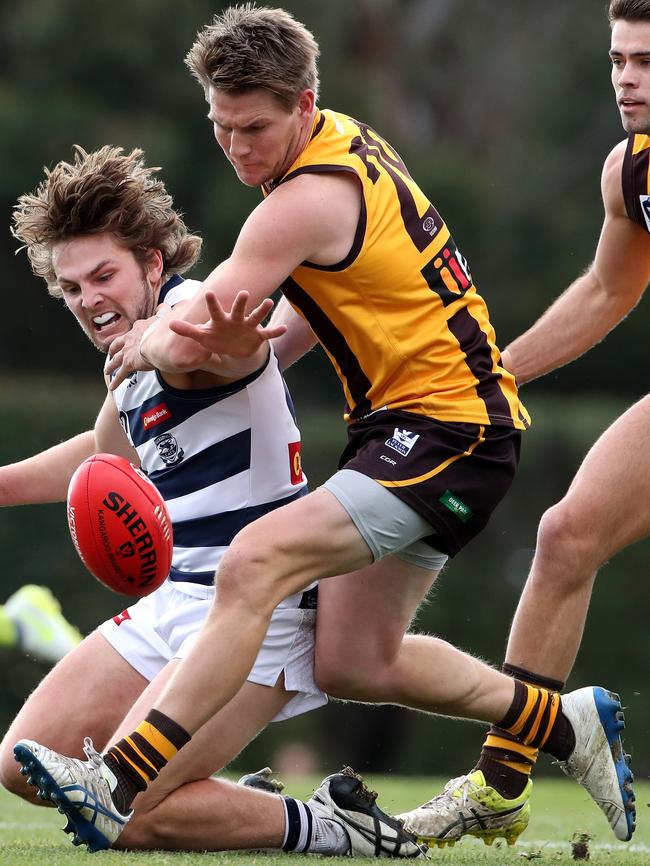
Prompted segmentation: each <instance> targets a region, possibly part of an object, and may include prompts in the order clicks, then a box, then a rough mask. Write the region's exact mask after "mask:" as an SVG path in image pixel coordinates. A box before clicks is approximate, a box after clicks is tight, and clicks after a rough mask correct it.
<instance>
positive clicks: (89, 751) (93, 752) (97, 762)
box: [84, 737, 104, 772]
mask: <svg viewBox="0 0 650 866" xmlns="http://www.w3.org/2000/svg"><path fill="white" fill-rule="evenodd" d="M84 752H85V754H86V757H87V758H88V763H89V764H90V765H91V766H92V767H93V769H95V770H97V772H99V770H100V769H101V766H102V764H103V763H104V759H103V758H102V756H101V755H100V754H99V752H98V751H97V749H96V748H95V746H94V744H93V741H92V740H91V739H90V737H85V738H84Z"/></svg>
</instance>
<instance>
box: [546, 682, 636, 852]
mask: <svg viewBox="0 0 650 866" xmlns="http://www.w3.org/2000/svg"><path fill="white" fill-rule="evenodd" d="M562 712H563V713H564V715H565V716H566V717H567V719H568V720H569V722H570V723H571V726H572V728H573V732H574V734H575V738H576V744H575V747H574V749H573V752H572V753H571V755H570V756H569V758H568V759H567V760H566V761H560V762H559V764H560V767H561V768H562V770H563V771H564V772H565V773H566V774H567V776H569V777H570V778H572V779H575V780H576V782H579V783H580V784H581V785H582V786H583V788H586V790H587V791H588V792H589V793H590V794H591V796H592V797H593V799H594V800H595V801H596V803H598V805H599V806H600V808H601V809H602V810H603V812H604V813H605V816H606V817H607V820H608V821H609V826H610V827H611V828H612V830H613V831H614V835H615V836H616V838H617V839H620V840H621V841H622V842H627V841H628V840H629V839H631V838H632V834H633V833H634V828H635V825H636V811H635V806H634V801H635V798H634V790H633V788H632V782H633V781H634V776H633V775H632V772H631V770H630V767H629V763H630V758H629V755H626V754H625V752H624V750H623V742H622V740H621V735H620V732H621V731H622V730H623V728H624V727H625V718H624V716H623V708H622V706H621V701H620V698H619V696H618V695H617V694H615V693H614V692H608V691H607V690H606V689H603V688H600V687H598V686H595V687H592V686H589V687H588V688H584V689H578V690H577V691H575V692H568V693H567V694H566V695H562Z"/></svg>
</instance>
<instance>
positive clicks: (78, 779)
mask: <svg viewBox="0 0 650 866" xmlns="http://www.w3.org/2000/svg"><path fill="white" fill-rule="evenodd" d="M84 752H85V753H86V756H87V758H88V760H87V761H80V760H79V759H78V758H66V757H65V755H59V753H58V752H54V751H52V749H48V748H47V747H46V746H41V745H39V743H35V742H34V741H33V740H20V741H19V742H18V743H16V745H15V746H14V757H15V758H16V760H17V761H18V762H19V763H20V764H22V767H21V770H20V772H21V773H22V774H23V776H27V781H28V782H29V784H30V785H34V787H36V788H38V796H39V797H40V798H41V799H42V800H50V802H52V803H53V804H54V805H55V806H56V807H57V809H58V810H59V812H61V813H62V814H64V815H65V816H66V817H67V819H68V823H67V824H66V826H65V827H64V828H63V830H64V832H66V833H72V834H73V837H72V844H73V845H82V844H84V843H85V844H86V845H87V847H88V850H89V851H101V850H103V849H104V848H110V846H111V845H112V844H113V842H115V840H116V839H117V837H118V836H119V835H120V833H121V832H122V830H123V829H124V827H125V825H126V823H127V822H128V821H129V819H130V818H131V815H132V814H133V812H129V814H128V815H121V814H120V813H119V812H118V811H117V809H116V808H115V804H114V803H113V799H112V797H111V790H114V789H115V785H116V783H117V780H116V779H115V776H114V775H113V773H112V772H111V770H110V769H109V768H108V767H107V766H106V764H105V763H104V761H103V759H102V756H101V755H100V754H99V753H98V752H96V751H95V749H94V747H93V744H92V740H90V738H89V737H86V739H85V740H84Z"/></svg>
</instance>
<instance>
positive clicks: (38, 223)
mask: <svg viewBox="0 0 650 866" xmlns="http://www.w3.org/2000/svg"><path fill="white" fill-rule="evenodd" d="M73 150H74V158H73V160H72V162H63V161H61V162H59V163H57V165H55V167H54V168H53V169H51V170H50V169H48V168H46V169H45V180H43V181H42V182H41V183H40V184H39V185H38V187H37V188H36V190H35V191H34V192H33V193H28V194H26V195H22V196H20V198H19V199H18V202H17V203H16V206H15V208H14V212H13V226H12V233H13V235H14V237H16V238H17V239H18V240H19V241H21V243H22V244H23V245H24V247H23V248H25V249H26V250H27V255H28V257H29V261H30V263H31V266H32V270H33V271H34V273H35V274H37V275H38V276H40V277H43V279H44V280H45V281H46V283H47V286H48V290H49V292H50V294H51V295H54V297H61V294H62V293H61V289H60V288H59V287H58V286H57V281H56V274H55V273H54V270H53V268H52V248H53V246H54V245H55V244H57V243H59V242H60V241H62V240H66V239H69V238H72V237H75V236H77V235H92V234H99V233H101V232H109V233H110V234H111V235H113V237H114V238H115V240H116V241H117V242H118V243H119V244H121V245H122V246H124V247H125V248H126V249H129V250H131V252H132V253H133V254H134V255H135V257H136V259H137V260H138V261H140V262H142V263H144V262H146V261H147V259H148V257H149V255H150V253H151V251H152V250H154V249H158V250H160V252H161V253H162V257H163V269H164V272H165V274H167V275H168V276H169V275H172V274H180V273H183V272H184V271H186V270H187V269H188V268H190V267H191V266H192V265H193V264H195V263H196V261H197V259H198V257H199V254H200V252H201V244H202V240H201V238H200V237H199V236H198V235H193V234H190V233H189V231H188V229H187V227H186V226H185V223H184V222H183V220H182V218H181V215H180V214H179V213H178V212H177V211H175V210H174V208H173V201H172V197H171V196H170V195H169V193H168V192H167V190H166V189H165V185H164V183H163V182H162V181H161V180H160V179H159V178H157V177H156V172H158V171H159V170H160V169H158V168H150V167H148V166H146V165H145V163H144V159H143V157H144V154H143V151H142V150H140V149H139V148H135V149H134V150H132V151H131V153H129V154H125V153H124V151H123V148H121V147H113V146H111V145H105V146H104V147H102V148H100V150H96V151H94V152H92V153H87V152H86V151H85V150H84V149H83V148H82V147H80V146H79V145H75V146H74V148H73Z"/></svg>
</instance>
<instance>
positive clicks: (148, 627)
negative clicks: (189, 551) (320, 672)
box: [99, 581, 327, 722]
mask: <svg viewBox="0 0 650 866" xmlns="http://www.w3.org/2000/svg"><path fill="white" fill-rule="evenodd" d="M196 589H200V590H201V595H202V597H197V596H196V595H194V594H193V595H188V594H187V593H185V592H182V591H180V590H179V589H177V588H176V587H175V586H174V584H173V583H172V582H171V581H166V582H165V583H164V584H163V585H162V586H161V587H160V589H157V590H156V591H155V592H152V593H151V595H148V596H145V598H142V599H140V600H139V601H138V602H136V604H134V605H132V606H131V607H128V608H127V609H126V610H125V611H122V613H120V614H117V616H114V617H113V618H112V619H108V620H106V622H104V623H102V624H101V625H100V626H99V631H100V633H101V634H102V635H103V636H104V637H105V638H106V640H107V641H108V642H109V643H110V644H111V646H112V647H114V648H115V649H116V650H117V652H118V653H119V654H120V655H121V656H122V658H124V659H125V660H126V661H127V662H128V663H129V664H130V665H131V666H132V667H134V668H135V669H136V671H138V673H140V674H142V676H143V677H145V679H147V680H152V679H153V678H154V677H155V676H156V675H157V674H158V673H159V672H160V671H161V670H162V669H163V668H164V667H165V665H166V664H167V662H169V661H171V660H172V659H175V658H178V659H182V658H184V657H185V656H186V655H187V654H188V652H189V650H190V648H191V646H192V644H193V643H194V640H195V638H196V635H197V634H198V632H199V630H200V628H201V625H202V624H203V621H204V619H205V618H206V616H207V614H208V611H209V609H210V606H211V605H212V599H213V596H214V588H213V587H200V588H199V587H193V590H196ZM315 624H316V611H315V610H309V609H300V608H286V607H282V608H277V609H276V610H275V611H274V612H273V617H272V618H271V624H270V626H269V629H268V631H267V633H266V637H265V639H264V644H263V645H262V648H261V649H260V651H259V654H258V656H257V658H256V660H255V664H254V665H253V669H252V670H251V672H250V674H249V675H248V681H249V682H251V683H258V684H259V685H263V686H274V685H275V684H276V682H277V681H278V677H279V676H280V674H282V673H283V674H284V685H285V688H286V690H287V691H290V692H294V691H295V692H297V694H296V695H294V697H293V698H292V699H291V700H290V701H289V702H288V703H287V704H286V705H285V706H284V707H283V708H282V710H281V712H280V713H278V715H277V716H276V717H275V718H274V719H273V721H274V722H279V721H281V720H282V719H289V718H291V717H292V716H297V715H300V713H306V712H308V711H309V710H313V709H316V708H317V707H320V706H323V704H326V703H327V696H326V695H325V694H323V692H321V691H320V689H319V688H318V687H317V685H316V683H315V681H314V627H315Z"/></svg>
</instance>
